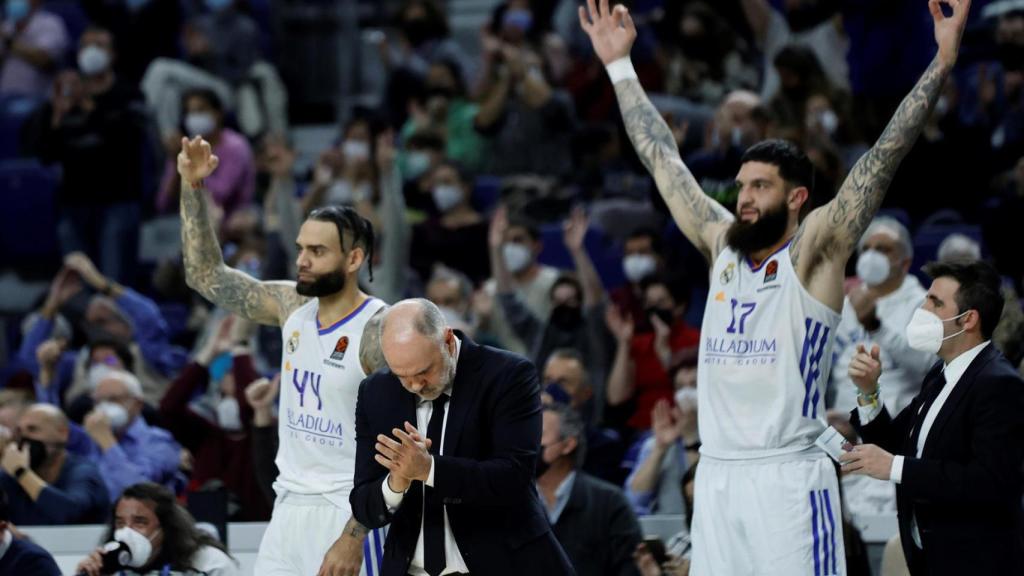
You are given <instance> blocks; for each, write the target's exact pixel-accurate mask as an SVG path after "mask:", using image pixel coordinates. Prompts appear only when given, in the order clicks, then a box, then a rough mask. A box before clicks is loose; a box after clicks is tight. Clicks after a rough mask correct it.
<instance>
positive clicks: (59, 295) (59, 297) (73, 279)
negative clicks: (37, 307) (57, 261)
mask: <svg viewBox="0 0 1024 576" xmlns="http://www.w3.org/2000/svg"><path fill="white" fill-rule="evenodd" d="M81 291H82V280H81V277H79V275H78V273H77V272H75V271H73V270H69V269H68V268H67V267H64V268H61V270H60V272H58V273H57V276H56V277H54V279H53V282H52V283H50V291H49V293H48V294H47V295H46V302H45V303H44V304H43V314H44V315H46V316H48V317H52V316H53V315H55V314H56V313H57V310H59V309H60V307H61V306H63V305H64V304H65V303H66V302H67V301H68V300H70V299H71V298H72V297H73V296H74V295H75V294H78V293H79V292H81Z"/></svg>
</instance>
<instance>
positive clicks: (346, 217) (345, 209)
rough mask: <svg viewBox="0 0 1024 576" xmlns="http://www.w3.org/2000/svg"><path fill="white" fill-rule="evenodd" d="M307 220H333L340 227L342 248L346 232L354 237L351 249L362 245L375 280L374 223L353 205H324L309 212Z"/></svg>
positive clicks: (339, 233) (342, 247) (343, 249)
mask: <svg viewBox="0 0 1024 576" xmlns="http://www.w3.org/2000/svg"><path fill="white" fill-rule="evenodd" d="M306 219H307V220H316V221H318V222H333V223H334V225H335V226H337V227H338V242H339V243H340V244H341V250H342V251H343V252H344V251H345V232H348V233H349V235H350V236H351V237H352V244H351V246H350V247H349V250H351V249H352V248H355V247H357V246H358V247H360V248H362V249H363V252H364V253H365V254H366V262H367V264H368V265H369V267H370V282H373V246H374V242H375V241H374V236H373V224H371V223H370V221H369V220H367V219H366V218H363V217H362V216H360V215H359V213H358V212H356V211H355V209H354V208H352V207H351V206H338V205H331V206H323V207H321V208H317V209H316V210H313V211H312V212H310V213H309V216H307V217H306Z"/></svg>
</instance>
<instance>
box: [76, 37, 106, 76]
mask: <svg viewBox="0 0 1024 576" xmlns="http://www.w3.org/2000/svg"><path fill="white" fill-rule="evenodd" d="M108 66H110V54H108V53H107V51H106V50H104V49H103V48H100V47H99V46H94V45H92V44H90V45H88V46H86V47H85V48H82V50H81V51H80V52H79V53H78V69H79V70H81V71H82V74H85V75H86V76H94V75H96V74H99V73H100V72H103V71H104V70H106V69H107V67H108Z"/></svg>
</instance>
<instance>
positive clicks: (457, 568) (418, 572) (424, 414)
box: [381, 337, 469, 576]
mask: <svg viewBox="0 0 1024 576" xmlns="http://www.w3.org/2000/svg"><path fill="white" fill-rule="evenodd" d="M461 351H462V341H461V340H459V339H458V337H456V338H455V364H456V366H458V363H459V352H461ZM444 393H445V394H448V402H446V403H445V405H444V422H443V423H442V424H441V441H440V446H439V447H438V452H437V453H438V454H444V435H445V432H447V430H448V407H449V406H451V405H452V399H451V395H452V387H451V385H449V387H448V388H446V389H445V391H444ZM433 412H434V403H433V402H432V401H430V400H423V399H419V403H418V404H417V405H416V429H417V430H419V433H420V435H421V436H423V437H424V438H426V437H427V425H428V424H429V423H430V416H431V414H432V413H433ZM389 478H391V474H388V475H387V477H386V478H384V483H383V484H382V485H381V489H382V491H383V492H384V503H385V504H387V505H388V510H389V511H390V512H394V511H395V510H396V509H397V508H398V507H399V505H401V504H402V499H403V498H405V492H395V491H394V490H392V489H391V487H390V486H388V479H389ZM424 484H425V485H426V486H430V487H431V488H433V487H434V457H433V456H431V457H430V474H429V475H428V476H427V481H426V482H425V483H424ZM423 502H424V503H426V494H424V498H423ZM444 560H445V567H444V570H442V571H441V574H442V575H443V574H458V573H460V572H464V573H469V568H467V567H466V562H465V561H464V560H463V559H462V553H461V552H459V545H458V543H456V542H455V535H454V534H452V527H451V524H450V523H449V522H448V507H447V506H445V507H444ZM423 564H424V561H423V513H422V511H421V512H420V535H419V537H417V538H416V550H415V551H414V552H413V555H412V562H411V563H410V564H409V574H411V575H412V576H429V575H428V574H427V571H426V570H424V569H423Z"/></svg>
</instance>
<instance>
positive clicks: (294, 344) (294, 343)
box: [285, 330, 299, 354]
mask: <svg viewBox="0 0 1024 576" xmlns="http://www.w3.org/2000/svg"><path fill="white" fill-rule="evenodd" d="M285 348H286V349H287V350H288V353H289V354H294V353H295V351H296V350H298V349H299V331H298V330H296V331H294V332H292V337H291V338H289V339H288V344H287V346H285Z"/></svg>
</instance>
